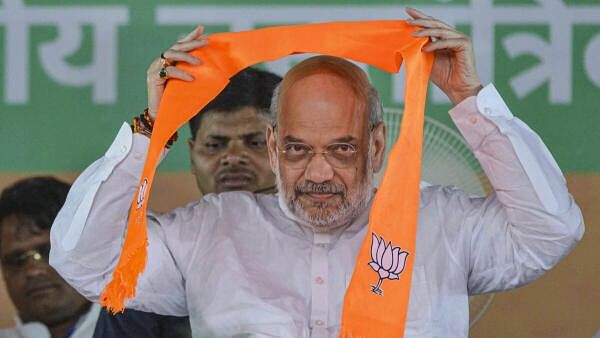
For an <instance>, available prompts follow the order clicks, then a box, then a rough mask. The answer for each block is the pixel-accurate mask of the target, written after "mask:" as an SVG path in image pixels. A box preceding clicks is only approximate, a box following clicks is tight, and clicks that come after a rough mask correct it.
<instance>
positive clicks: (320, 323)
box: [310, 233, 331, 337]
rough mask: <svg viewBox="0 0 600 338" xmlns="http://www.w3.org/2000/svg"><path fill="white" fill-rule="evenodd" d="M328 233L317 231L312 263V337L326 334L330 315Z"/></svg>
mask: <svg viewBox="0 0 600 338" xmlns="http://www.w3.org/2000/svg"><path fill="white" fill-rule="evenodd" d="M330 237H331V236H330V235H329V234H328V233H315V234H314V240H313V247H312V264H311V277H312V278H311V281H312V283H311V296H312V297H311V300H312V301H311V311H310V322H311V327H312V337H320V336H321V335H322V334H326V328H327V317H328V315H329V287H328V284H327V281H328V280H329V242H330ZM321 331H322V332H321Z"/></svg>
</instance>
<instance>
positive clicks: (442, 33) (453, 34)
mask: <svg viewBox="0 0 600 338" xmlns="http://www.w3.org/2000/svg"><path fill="white" fill-rule="evenodd" d="M412 36H415V37H424V36H428V37H430V38H436V39H458V38H464V37H465V36H464V35H463V34H462V33H460V32H457V31H454V30H449V29H445V28H428V29H422V30H420V31H415V32H413V33H412Z"/></svg>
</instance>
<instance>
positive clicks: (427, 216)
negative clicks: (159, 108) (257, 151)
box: [51, 13, 583, 338]
mask: <svg viewBox="0 0 600 338" xmlns="http://www.w3.org/2000/svg"><path fill="white" fill-rule="evenodd" d="M409 14H410V13H409ZM411 15H412V14H411ZM416 20H421V21H419V22H418V24H419V25H422V26H425V27H427V25H426V24H427V22H425V21H426V20H428V19H425V18H419V17H418V16H417V18H416ZM431 25H433V24H431ZM424 34H425V33H424ZM429 34H432V36H433V35H435V36H436V37H438V39H440V41H442V42H443V39H444V38H445V37H446V35H442V34H439V32H438V31H435V32H433V31H431V32H430V33H429ZM448 34H450V33H448ZM457 43H458V42H457ZM460 43H465V42H464V41H463V42H460ZM466 43H467V44H468V45H467V47H468V48H470V43H469V42H468V41H467V42H466ZM434 46H438V45H434ZM446 46H447V45H446ZM462 47H464V45H463V46H462ZM432 48H433V47H432ZM433 51H435V49H434V50H433ZM468 54H469V53H466V54H463V55H459V56H453V57H458V58H463V59H464V58H466V62H472V60H470V56H469V55H468ZM316 59H317V60H316V61H315V60H314V59H311V60H312V61H309V62H313V63H316V64H317V68H319V67H322V69H321V70H319V71H316V72H311V71H308V72H307V73H306V74H302V73H301V72H302V71H298V72H300V75H299V74H298V72H297V73H296V74H295V75H294V76H292V78H293V80H289V81H288V82H289V83H287V84H286V79H285V78H284V81H283V84H282V86H283V87H282V90H281V91H280V92H279V93H278V94H276V95H277V97H276V98H274V102H275V101H277V102H278V105H277V108H276V111H275V114H279V115H278V116H277V117H275V118H276V121H277V127H276V128H275V127H271V128H270V129H269V132H268V140H269V151H270V156H271V162H272V167H273V169H274V171H275V172H276V173H277V179H278V187H279V195H263V194H252V193H248V192H231V193H223V194H218V195H217V194H209V195H206V196H204V197H203V198H202V200H200V201H196V202H194V203H191V204H189V205H187V206H186V207H183V208H180V209H176V210H173V211H172V212H169V213H166V214H164V215H155V214H150V215H148V227H149V246H148V263H147V267H146V270H145V272H144V273H143V274H142V275H141V276H140V279H139V281H138V288H137V292H136V296H135V297H134V298H133V299H131V300H129V301H128V303H127V306H128V307H131V308H135V309H139V310H143V311H150V312H155V313H159V314H165V315H167V314H168V315H179V316H182V315H188V314H189V316H190V322H191V326H192V330H193V334H194V336H195V337H289V338H297V337H302V338H304V337H337V334H338V330H339V325H340V319H341V310H342V304H343V298H344V293H345V290H346V288H347V286H348V283H349V281H350V278H351V276H352V272H353V269H354V263H355V259H356V257H357V254H358V250H359V248H360V245H361V243H362V241H363V239H364V238H365V235H366V230H367V222H368V214H369V206H370V203H371V200H372V197H373V196H374V190H373V188H372V185H370V182H371V180H370V179H369V176H371V177H372V173H373V171H377V170H378V169H379V167H381V163H382V160H383V159H382V155H381V154H382V149H381V140H382V138H381V136H382V135H383V140H384V139H385V132H384V131H382V130H383V127H381V124H380V123H379V122H378V120H377V118H376V117H373V116H374V115H373V114H370V115H369V116H368V117H367V115H366V114H365V110H369V109H365V107H366V106H367V104H366V101H367V100H366V99H365V100H360V99H357V98H360V95H358V94H357V92H356V90H355V89H356V85H355V84H354V83H353V82H352V81H350V79H349V78H344V75H340V72H337V71H335V70H334V71H332V70H331V69H328V68H327V67H329V66H327V65H325V66H321V65H322V64H327V63H328V62H330V61H331V60H329V59H327V58H325V59H324V61H323V59H319V58H316ZM463 61H464V60H463ZM336 62H337V63H340V62H338V61H333V63H336ZM436 62H437V61H436ZM343 67H346V68H345V69H346V70H347V71H348V72H350V73H352V72H357V70H356V69H351V67H355V66H348V65H343V66H342V68H343ZM300 68H302V67H300ZM308 68H309V69H310V67H308ZM348 69H350V70H348ZM357 69H358V68H357ZM434 69H435V66H434ZM467 70H468V71H470V72H473V71H472V70H470V69H467ZM290 72H292V71H290ZM342 73H343V72H342ZM289 74H290V73H288V75H286V78H288V76H289ZM454 75H456V74H454ZM357 76H359V77H360V76H363V77H364V78H365V79H366V76H364V74H363V75H357ZM456 76H457V77H459V78H460V79H461V81H458V82H459V83H460V84H461V87H460V88H466V87H472V88H473V90H472V91H461V90H458V89H457V88H456V84H452V83H451V84H447V83H444V82H440V81H439V79H438V78H436V74H433V75H432V77H433V80H434V82H435V81H437V82H436V84H438V86H440V87H441V88H442V90H444V91H445V92H446V93H447V94H448V96H449V97H450V98H451V100H452V101H453V102H454V103H455V107H454V108H453V109H452V110H451V111H450V116H451V117H452V119H453V121H454V123H455V124H456V126H457V127H458V129H459V130H460V132H461V133H462V134H463V136H464V137H465V139H466V141H467V142H468V144H469V145H470V146H471V148H472V150H473V151H474V153H475V155H476V156H477V158H478V159H479V161H480V162H481V164H482V167H483V168H484V170H485V171H486V174H487V175H488V177H489V179H490V181H491V183H492V185H493V187H494V190H495V193H493V194H491V195H490V196H488V197H485V198H484V197H473V196H469V195H467V194H465V193H464V192H462V191H459V190H456V189H453V188H449V187H440V186H432V187H428V188H425V189H423V190H422V191H421V199H420V209H419V221H418V228H417V229H418V230H417V245H416V252H415V255H414V259H415V261H414V272H413V280H412V288H411V294H410V303H409V311H408V318H407V324H406V333H405V336H406V337H467V335H468V318H469V316H468V295H472V294H479V293H485V292H495V291H501V290H507V289H511V288H514V287H518V286H521V285H524V284H526V283H528V282H531V281H533V280H534V279H536V278H538V277H539V276H541V275H542V274H543V273H544V272H545V271H547V270H549V269H550V268H552V267H553V266H554V265H555V264H556V263H557V262H558V261H559V260H560V259H561V258H562V257H564V256H565V255H566V254H567V253H568V252H569V251H570V250H571V248H572V247H573V246H574V245H575V243H576V242H577V241H578V240H579V239H580V238H581V236H582V235H583V221H582V218H581V213H580V210H579V208H578V207H577V205H576V204H575V202H574V200H573V199H572V197H571V196H570V195H569V193H568V191H567V188H566V185H565V180H564V178H563V176H562V174H561V172H560V170H559V168H558V166H557V165H556V163H555V161H554V159H553V158H552V156H551V155H550V153H549V151H548V150H547V149H546V147H545V146H544V144H543V143H542V142H541V140H540V138H539V137H538V136H537V135H536V134H535V133H534V132H533V131H532V130H531V129H530V128H528V127H527V126H526V125H525V124H524V123H523V122H522V121H521V120H519V119H518V118H516V117H514V116H513V114H512V113H511V112H510V111H509V109H508V108H507V106H506V105H505V103H504V102H503V100H502V98H501V97H500V95H499V94H498V93H497V91H496V89H495V88H494V86H493V85H488V86H486V87H484V88H482V87H481V86H480V85H479V83H478V82H477V81H473V79H472V76H473V75H472V74H467V76H466V77H465V75H464V74H462V75H456ZM461 76H462V77H461ZM436 79H437V80H436ZM469 81H471V82H473V83H475V84H476V85H475V86H468V84H469ZM462 85H464V86H462ZM359 87H360V86H359ZM354 94H356V95H354ZM279 95H280V97H279ZM365 95H366V94H365ZM363 98H364V97H363ZM339 107H344V108H352V109H337V108H339ZM272 108H273V107H272ZM338 110H339V111H338ZM344 113H345V115H344ZM348 114H355V115H348ZM375 115H377V114H376V113H375ZM373 122H374V123H373ZM367 126H370V127H371V128H367ZM363 130H370V131H368V132H365V135H367V136H366V137H364V138H361V136H360V135H359V134H360V133H362V131H363ZM355 131H358V132H356V133H355ZM344 133H346V134H349V135H359V136H356V137H355V138H356V145H353V144H352V141H340V140H341V139H344V140H346V139H352V137H346V138H344V137H338V138H335V136H336V135H337V134H339V135H345V134H344ZM353 133H354V134H353ZM329 135H331V138H332V140H334V141H335V142H348V144H345V143H344V147H345V148H344V149H347V148H352V147H355V148H356V149H358V150H356V152H357V153H359V155H360V156H358V155H357V156H358V157H357V158H356V163H354V164H355V167H352V166H351V168H350V169H351V170H349V171H346V172H343V170H348V168H346V167H344V168H342V164H343V163H342V162H343V161H341V160H340V161H339V162H335V159H333V158H331V156H333V155H331V154H330V153H328V151H329V152H331V151H334V150H331V149H332V148H331V144H332V142H334V141H331V140H329ZM339 135H338V136H339ZM336 140H337V141H336ZM148 144H149V140H148V138H147V137H146V136H143V135H140V134H132V132H131V129H130V128H129V126H127V125H124V126H123V127H122V128H121V130H120V131H119V133H118V135H117V137H116V139H115V140H114V141H113V144H112V145H111V147H110V148H109V149H108V151H107V152H106V154H105V155H104V156H103V157H102V158H100V159H99V160H97V161H96V162H94V163H93V164H92V165H91V166H90V167H88V168H87V169H86V170H85V171H84V172H83V173H82V175H81V176H80V177H79V178H78V180H77V181H76V182H75V184H74V186H73V188H72V190H71V192H70V194H69V197H68V199H67V203H66V204H65V207H64V208H63V210H62V211H61V212H60V214H59V216H58V218H57V219H56V221H55V224H54V225H53V227H52V238H51V239H52V252H51V264H52V265H53V266H54V267H55V268H56V269H57V270H58V271H59V272H60V273H61V274H62V275H63V277H64V278H65V279H66V280H67V281H69V282H70V283H71V284H72V285H74V287H76V288H77V289H78V290H79V291H80V292H81V293H82V294H84V295H85V296H86V297H88V298H90V299H92V300H94V301H97V300H98V296H99V294H100V293H101V291H102V290H103V288H104V287H105V285H106V284H107V282H108V281H109V280H110V278H111V272H112V270H113V269H114V267H115V265H116V262H117V258H118V255H119V253H120V250H121V246H122V242H123V235H124V231H125V225H126V224H127V216H128V208H129V205H130V201H131V198H132V196H134V194H135V192H136V189H137V182H138V180H139V176H140V174H141V169H142V166H143V162H144V159H145V154H146V152H147V149H148ZM306 144H308V145H310V146H311V151H312V149H313V148H318V150H319V151H316V150H315V151H313V152H310V153H308V152H307V156H308V157H307V163H306V167H305V168H304V171H302V173H298V174H297V175H298V176H297V177H300V178H299V179H298V180H295V179H292V177H293V175H296V171H298V170H302V169H298V168H299V167H300V166H299V164H298V163H292V161H294V160H295V159H296V158H295V157H290V156H289V154H288V153H286V152H292V151H294V152H300V151H303V150H302V149H304V148H302V147H304V146H305V145H306ZM336 144H338V143H336ZM281 149H283V150H284V151H282V150H281ZM361 149H362V150H361ZM361 151H362V152H363V153H361ZM367 153H368V155H369V156H367ZM338 160H339V159H338ZM344 160H346V161H350V157H348V158H345V159H344ZM286 165H289V166H290V167H289V168H288V167H286ZM336 165H337V166H336ZM292 169H293V170H292ZM286 170H287V171H286ZM349 172H351V173H353V172H357V173H359V174H360V175H358V176H357V177H358V178H357V179H356V180H354V181H352V180H350V179H348V180H346V179H345V178H346V177H351V178H352V179H354V178H355V177H353V176H351V174H350V173H349ZM344 175H346V176H344ZM348 175H350V176H348ZM363 178H364V179H363ZM307 181H309V183H306V182H307ZM331 182H332V183H331ZM348 182H350V183H348ZM357 182H358V183H357ZM311 187H313V188H314V187H318V189H317V188H315V189H314V190H310V189H311ZM340 187H341V188H340ZM357 187H358V188H357ZM362 188H364V189H362ZM328 189H329V190H328ZM340 189H342V190H343V191H341V190H340ZM352 194H355V195H352ZM338 200H340V201H344V202H347V204H348V205H350V206H351V207H350V208H342V207H339V205H342V204H343V203H341V202H340V203H337V202H336V201H338ZM336 203H337V204H336ZM332 206H333V207H332ZM319 208H321V209H319ZM330 209H331V210H333V211H332V212H329V211H330ZM315 210H316V211H315ZM326 220H329V223H327V221H326ZM338 220H342V221H338ZM374 281H376V277H375V274H374Z"/></svg>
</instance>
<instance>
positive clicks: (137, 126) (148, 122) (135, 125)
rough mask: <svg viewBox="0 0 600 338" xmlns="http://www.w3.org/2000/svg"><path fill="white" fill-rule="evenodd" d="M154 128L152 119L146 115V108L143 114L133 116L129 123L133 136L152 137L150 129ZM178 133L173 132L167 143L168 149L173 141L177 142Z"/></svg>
mask: <svg viewBox="0 0 600 338" xmlns="http://www.w3.org/2000/svg"><path fill="white" fill-rule="evenodd" d="M153 127H154V119H153V118H152V116H150V114H149V113H148V108H146V109H144V112H143V113H142V114H140V115H139V116H135V117H134V118H133V120H132V121H131V131H132V132H133V133H134V134H142V135H144V136H146V137H148V138H149V137H152V128H153ZM178 136H179V135H178V133H177V132H175V134H173V136H171V138H170V139H169V141H167V145H166V147H167V148H170V147H171V146H172V145H173V143H175V141H177V137H178Z"/></svg>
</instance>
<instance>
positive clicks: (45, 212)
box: [0, 177, 100, 338]
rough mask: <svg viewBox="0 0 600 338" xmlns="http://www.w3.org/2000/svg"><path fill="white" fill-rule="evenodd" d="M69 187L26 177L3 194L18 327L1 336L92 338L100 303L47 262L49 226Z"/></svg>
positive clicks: (0, 220)
mask: <svg viewBox="0 0 600 338" xmlns="http://www.w3.org/2000/svg"><path fill="white" fill-rule="evenodd" d="M68 191H69V185H68V184H66V183H63V182H61V181H58V180H56V179H54V178H51V177H33V178H28V179H25V180H22V181H19V182H16V183H15V184H14V185H12V186H10V187H8V188H6V190H4V191H3V192H2V195H1V196H0V262H2V274H3V276H4V279H5V281H6V286H7V288H8V293H9V295H10V298H11V300H12V301H13V303H14V304H15V306H16V308H17V312H18V313H19V318H18V319H17V327H16V328H13V329H5V330H0V338H12V337H15V338H17V337H26V338H46V337H48V338H49V337H52V338H64V337H69V338H88V337H91V336H92V332H93V329H94V325H95V322H96V318H97V317H98V312H99V310H100V307H99V306H98V305H92V304H91V303H90V302H88V301H87V300H86V299H85V298H84V297H83V296H81V295H80V294H79V293H78V292H77V291H75V289H73V288H72V287H71V286H69V284H67V283H66V282H65V281H64V280H63V279H62V278H61V277H60V276H59V275H58V273H56V271H55V270H54V269H53V268H52V267H50V265H48V254H49V252H50V226H51V225H52V221H53V220H54V217H56V214H57V213H58V210H60V208H61V207H62V205H63V203H64V202H65V199H66V197H67V193H68Z"/></svg>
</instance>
